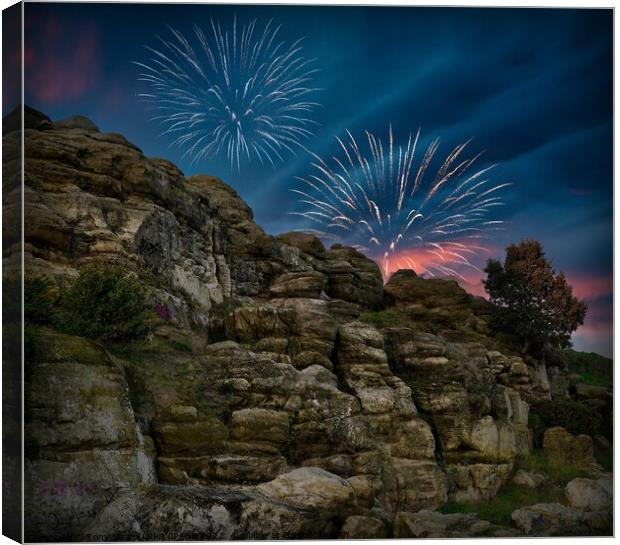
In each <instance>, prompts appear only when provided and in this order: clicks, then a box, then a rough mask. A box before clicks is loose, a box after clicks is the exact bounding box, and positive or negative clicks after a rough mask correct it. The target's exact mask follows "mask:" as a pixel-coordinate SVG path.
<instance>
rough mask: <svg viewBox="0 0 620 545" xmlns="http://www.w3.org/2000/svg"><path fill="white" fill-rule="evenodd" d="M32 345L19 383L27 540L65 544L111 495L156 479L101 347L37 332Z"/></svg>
mask: <svg viewBox="0 0 620 545" xmlns="http://www.w3.org/2000/svg"><path fill="white" fill-rule="evenodd" d="M37 346H38V348H39V349H38V350H37V352H36V354H37V357H36V358H35V360H34V361H32V360H30V361H29V362H28V372H27V381H26V383H25V385H24V390H25V395H26V399H27V403H28V407H29V409H28V418H27V422H26V431H25V438H26V443H25V449H26V457H27V459H26V461H25V475H24V477H25V494H24V496H25V511H26V517H27V520H28V524H27V526H26V538H27V539H29V540H34V541H50V540H54V539H64V540H67V541H70V540H75V539H77V538H78V536H79V534H80V532H81V530H82V529H83V528H84V527H85V526H86V525H87V524H88V523H89V521H90V519H91V517H92V514H93V513H96V512H98V511H99V510H100V509H102V508H103V507H104V506H105V505H106V504H107V503H108V502H109V501H111V499H112V498H113V497H114V496H115V495H116V494H118V493H121V492H123V491H125V490H127V489H128V488H130V487H132V486H136V485H138V484H139V483H152V482H154V481H155V470H154V466H153V459H152V458H153V457H154V455H155V453H154V448H153V446H152V443H150V442H148V441H147V440H145V438H144V436H143V435H142V432H141V431H140V429H139V428H138V426H137V425H136V421H135V419H134V413H133V409H132V407H131V404H130V401H129V391H128V386H127V383H126V381H125V377H124V375H123V373H122V371H121V370H120V369H119V368H118V367H117V366H116V365H115V364H114V363H113V361H112V360H111V358H110V357H109V355H108V354H107V353H106V351H105V350H104V349H103V348H102V347H100V346H99V345H97V344H95V343H92V342H90V341H87V340H85V339H81V338H77V337H71V336H68V335H61V334H58V333H51V332H47V331H43V330H39V331H38V339H37Z"/></svg>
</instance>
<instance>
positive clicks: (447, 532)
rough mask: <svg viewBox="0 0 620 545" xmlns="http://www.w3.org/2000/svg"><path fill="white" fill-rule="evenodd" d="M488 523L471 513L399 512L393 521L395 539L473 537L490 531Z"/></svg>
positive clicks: (490, 526)
mask: <svg viewBox="0 0 620 545" xmlns="http://www.w3.org/2000/svg"><path fill="white" fill-rule="evenodd" d="M491 528H492V525H491V523H490V522H488V521H484V520H479V519H478V517H477V516H476V515H475V514H473V513H452V514H442V513H438V512H436V511H428V510H426V509H425V510H422V511H419V512H418V513H407V512H402V511H401V512H399V513H397V514H396V518H395V520H394V537H395V538H434V539H437V538H459V537H461V538H462V537H475V536H477V535H480V534H483V533H486V532H488V531H489V530H491Z"/></svg>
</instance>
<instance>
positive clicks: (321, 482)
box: [256, 467, 355, 513]
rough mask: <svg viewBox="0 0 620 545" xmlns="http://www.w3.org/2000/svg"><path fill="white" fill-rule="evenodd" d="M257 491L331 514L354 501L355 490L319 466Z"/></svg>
mask: <svg viewBox="0 0 620 545" xmlns="http://www.w3.org/2000/svg"><path fill="white" fill-rule="evenodd" d="M256 489H257V490H258V491H259V492H261V493H263V494H265V495H266V496H267V497H269V498H272V499H274V500H278V501H283V502H286V503H288V504H289V505H292V506H295V507H297V508H300V509H321V510H323V511H325V512H328V513H334V512H336V511H337V510H338V509H339V508H342V507H344V506H345V505H347V504H351V503H352V502H354V501H355V492H354V491H353V487H352V486H351V485H350V484H349V483H348V482H347V481H346V480H344V479H343V478H341V477H338V476H337V475H334V474H333V473H329V472H328V471H325V470H324V469H321V468H319V467H303V468H298V469H294V470H293V471H291V472H289V473H285V474H283V475H280V476H279V477H277V478H276V479H274V480H273V481H270V482H268V483H263V484H260V485H258V486H257V488H256Z"/></svg>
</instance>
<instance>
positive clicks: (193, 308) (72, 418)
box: [5, 112, 550, 540]
mask: <svg viewBox="0 0 620 545" xmlns="http://www.w3.org/2000/svg"><path fill="white" fill-rule="evenodd" d="M14 137H15V133H9V134H8V135H6V136H5V138H14ZM25 158H26V165H25V170H26V175H25V182H26V188H25V198H26V207H25V213H26V218H25V224H26V233H25V237H26V247H25V250H26V258H25V259H26V265H27V270H28V271H29V273H30V274H46V275H48V276H50V277H52V278H54V279H55V280H56V281H57V282H58V283H59V284H62V283H63V282H66V281H67V280H68V279H70V278H71V277H74V276H76V275H77V273H78V270H79V267H80V266H81V265H82V264H84V263H89V262H99V263H103V262H110V261H119V262H121V263H123V264H124V265H125V266H126V267H127V268H129V269H135V270H139V269H140V270H143V271H144V270H146V271H148V275H146V276H145V278H147V282H148V283H149V292H150V298H151V301H150V302H151V304H152V305H153V308H154V311H155V315H156V316H157V317H156V318H155V319H154V320H153V323H152V324H151V325H152V328H153V333H154V335H153V337H152V339H150V340H149V341H148V342H147V343H145V345H146V346H143V347H142V350H141V351H140V353H139V357H134V358H127V357H124V356H123V355H122V354H119V353H118V352H114V351H112V354H115V355H112V354H111V353H110V351H106V350H105V349H104V348H103V347H101V346H99V345H97V344H95V343H93V342H91V341H87V340H84V339H80V338H76V337H70V336H66V335H60V334H57V333H54V332H52V331H48V332H42V333H41V337H42V339H41V342H42V349H40V350H38V351H37V355H36V357H35V358H33V361H32V365H31V366H30V367H29V369H28V373H27V385H26V394H27V407H28V411H29V414H28V416H27V440H28V441H29V443H30V444H31V448H29V450H28V452H27V456H28V461H27V464H26V474H27V482H28V483H30V484H29V485H28V486H30V488H29V490H31V491H32V492H31V493H29V494H27V508H28V510H29V511H28V512H29V518H30V521H29V524H28V525H27V532H29V533H30V535H28V536H27V537H28V539H37V540H58V539H63V540H76V539H85V540H93V539H95V540H98V539H111V540H124V539H202V540H208V539H242V538H253V537H254V538H261V539H275V538H289V539H290V538H301V537H338V536H341V537H384V536H392V535H396V534H398V535H399V536H400V537H409V536H412V535H417V534H416V532H417V530H412V528H413V527H415V524H418V523H419V521H423V522H424V524H427V525H428V524H430V523H432V524H439V522H438V520H439V519H436V517H435V518H434V517H433V516H431V515H424V516H422V517H421V518H420V517H418V518H417V519H416V518H412V516H413V514H414V513H416V512H418V511H420V510H424V509H434V508H437V507H439V506H441V505H443V504H445V503H446V502H447V501H448V500H456V501H468V502H475V501H480V500H483V499H488V498H490V497H492V496H494V495H495V494H496V493H497V491H498V490H499V488H500V487H501V485H502V484H503V483H504V482H506V480H507V479H508V478H509V476H510V473H511V471H512V468H513V464H514V461H515V459H516V458H517V457H518V456H519V455H520V454H524V453H527V452H528V450H529V449H530V448H531V438H530V432H529V430H528V427H527V424H528V403H527V400H529V399H533V398H540V397H549V395H550V386H549V381H548V378H547V374H546V369H545V368H544V367H542V368H541V366H540V365H539V364H537V363H535V364H532V363H531V362H528V363H527V364H526V362H524V361H523V360H521V358H519V357H517V356H515V355H511V354H504V353H502V352H501V351H498V345H497V343H496V341H495V340H494V339H493V338H492V336H490V335H489V328H488V315H489V311H488V306H487V305H488V304H487V303H485V302H484V301H483V300H481V299H478V298H474V297H472V296H470V295H468V294H466V293H465V292H464V291H463V290H462V289H461V288H459V287H458V285H457V284H456V282H453V281H449V280H439V279H435V280H425V279H422V278H418V277H417V276H416V275H415V273H413V272H412V271H400V272H399V273H396V274H395V275H394V276H393V277H392V278H391V280H390V281H389V283H388V284H387V285H386V286H385V289H384V287H383V279H382V277H381V273H380V271H379V268H378V267H377V265H376V264H375V263H374V262H373V261H371V260H369V259H367V258H366V257H364V256H363V255H362V254H360V253H359V252H358V251H356V250H354V249H352V248H347V247H343V246H339V245H334V246H332V247H331V248H330V249H326V248H325V247H324V245H323V244H322V243H321V242H320V241H319V240H318V239H317V238H315V237H313V236H311V235H307V234H303V233H287V234H284V235H280V236H278V237H272V236H270V235H267V234H266V233H265V232H264V231H263V230H262V229H261V228H260V227H259V226H258V225H256V224H255V223H254V221H253V217H252V211H251V210H250V208H249V207H248V206H247V205H246V204H245V203H244V202H243V201H242V200H241V199H240V198H239V196H238V195H237V194H236V193H235V191H234V190H233V189H231V188H230V187H229V186H227V185H226V184H224V183H223V182H222V181H220V180H218V179H216V178H213V177H210V176H193V177H191V178H185V177H184V176H183V174H182V173H181V172H180V171H179V170H178V169H177V168H176V167H175V166H174V165H172V164H170V163H168V162H166V161H164V160H161V159H149V158H146V157H145V156H144V155H143V154H142V153H141V151H140V150H139V149H138V148H136V147H135V146H134V145H132V144H130V143H129V142H127V141H126V140H125V139H124V138H123V137H122V136H120V135H116V134H102V133H101V132H99V131H98V130H97V128H96V127H95V126H94V125H93V124H92V123H91V122H89V121H88V120H85V119H83V118H71V119H68V120H64V121H62V122H57V123H53V122H51V121H50V120H49V119H47V118H45V117H44V116H42V115H38V114H36V112H35V113H33V114H32V115H31V116H29V128H28V130H26V146H25ZM8 211H9V213H10V209H9V210H8ZM5 213H6V211H5ZM5 262H6V264H7V267H8V269H9V270H10V266H11V256H10V255H8V256H7V257H6V258H5ZM149 278H150V279H151V280H148V279H149ZM382 309H383V310H382ZM385 309H387V310H385ZM381 310H382V311H383V312H390V311H394V312H398V313H400V314H401V315H404V316H407V320H406V321H405V322H403V323H398V324H396V325H392V324H388V325H387V326H376V325H372V324H373V319H372V318H373V316H374V315H377V314H379V313H377V312H376V311H381ZM179 340H182V341H183V342H184V343H186V345H188V347H189V349H188V350H189V351H188V350H182V351H181V350H178V349H175V348H174V345H173V344H172V342H173V341H179ZM108 348H110V347H108ZM41 483H44V484H41ZM46 483H47V484H46ZM58 483H61V484H60V485H59V484H58ZM62 483H65V484H64V485H63V484H62ZM66 483H71V486H74V487H75V486H77V487H79V491H80V492H79V494H78V493H77V492H75V491H74V490H73V489H72V488H71V486H67V484H66ZM76 483H77V484H76ZM41 486H45V489H43V490H42V489H41ZM59 486H60V487H61V488H62V486H64V489H63V490H66V489H68V488H71V490H70V491H69V492H62V493H57V492H56V490H57V489H58V487H59ZM41 498H43V501H41ZM437 516H439V515H437ZM453 518H454V517H453ZM457 518H458V517H457ZM442 520H443V519H442ZM446 520H447V519H446ZM449 520H450V521H451V522H449V523H448V522H446V524H447V525H448V526H449V527H452V526H453V527H454V528H457V527H458V529H459V530H458V531H459V532H461V533H462V532H466V530H464V529H463V528H465V529H469V528H472V527H474V528H478V529H477V530H476V529H474V530H471V531H472V532H474V533H475V532H482V531H483V530H481V528H482V526H484V532H487V534H485V535H491V533H490V532H493V531H496V532H497V533H496V534H495V535H502V534H501V529H498V528H491V527H490V526H489V525H488V523H487V524H486V525H485V524H482V526H480V525H478V526H476V524H475V523H476V521H475V520H473V519H471V517H470V518H467V517H466V520H465V519H463V520H461V519H458V520H457V519H454V520H453V519H449ZM416 521H418V522H416ZM429 521H430V522H429ZM477 522H483V521H477ZM450 525H452V526H450ZM396 528H400V530H399V531H398V532H396V530H395V529H396ZM399 532H400V533H399ZM455 532H456V530H455ZM448 533H449V532H448ZM420 535H429V534H428V533H427V534H425V533H424V531H421V534H420ZM441 535H443V534H441ZM446 535H447V534H446ZM454 535H460V534H458V532H457V533H455V534H454ZM463 535H466V534H463Z"/></svg>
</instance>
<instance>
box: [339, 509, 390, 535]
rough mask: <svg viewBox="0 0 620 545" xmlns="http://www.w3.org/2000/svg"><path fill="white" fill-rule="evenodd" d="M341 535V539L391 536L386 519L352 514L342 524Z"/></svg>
mask: <svg viewBox="0 0 620 545" xmlns="http://www.w3.org/2000/svg"><path fill="white" fill-rule="evenodd" d="M339 537H340V538H341V539H385V538H388V537H390V536H389V528H388V525H387V524H386V523H385V521H383V520H381V519H379V518H376V517H365V516H360V515H352V516H350V517H348V518H347V520H345V522H344V524H343V525H342V528H341V529H340V535H339Z"/></svg>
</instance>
